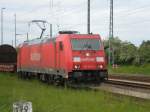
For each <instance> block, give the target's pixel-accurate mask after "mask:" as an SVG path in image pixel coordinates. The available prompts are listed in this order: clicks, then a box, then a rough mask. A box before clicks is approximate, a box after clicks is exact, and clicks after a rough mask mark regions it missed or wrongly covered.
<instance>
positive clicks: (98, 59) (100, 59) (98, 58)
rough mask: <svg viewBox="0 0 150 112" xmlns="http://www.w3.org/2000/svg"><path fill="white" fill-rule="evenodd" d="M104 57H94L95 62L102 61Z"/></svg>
mask: <svg viewBox="0 0 150 112" xmlns="http://www.w3.org/2000/svg"><path fill="white" fill-rule="evenodd" d="M104 61H105V59H104V57H96V62H104Z"/></svg>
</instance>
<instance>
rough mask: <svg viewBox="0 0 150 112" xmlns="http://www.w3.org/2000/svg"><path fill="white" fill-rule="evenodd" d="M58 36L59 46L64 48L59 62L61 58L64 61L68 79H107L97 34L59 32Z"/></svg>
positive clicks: (101, 46) (99, 39)
mask: <svg viewBox="0 0 150 112" xmlns="http://www.w3.org/2000/svg"><path fill="white" fill-rule="evenodd" d="M60 37H61V38H60V40H59V41H60V45H59V47H60V49H62V48H64V50H65V51H64V52H62V55H61V58H62V60H61V61H60V64H61V62H63V60H64V61H65V62H66V64H65V65H67V70H68V76H67V77H68V78H69V79H75V80H77V79H78V80H87V79H88V80H101V79H102V80H103V79H107V77H108V75H107V64H106V60H105V53H104V47H103V44H102V41H101V38H100V36H99V35H93V34H91V35H89V34H61V35H60ZM63 53H64V54H66V55H65V56H64V57H63ZM60 54H61V53H60Z"/></svg>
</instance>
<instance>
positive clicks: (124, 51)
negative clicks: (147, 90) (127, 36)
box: [104, 37, 150, 65]
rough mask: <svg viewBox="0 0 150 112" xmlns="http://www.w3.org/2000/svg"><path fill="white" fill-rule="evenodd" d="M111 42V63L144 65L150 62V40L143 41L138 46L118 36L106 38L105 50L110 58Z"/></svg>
mask: <svg viewBox="0 0 150 112" xmlns="http://www.w3.org/2000/svg"><path fill="white" fill-rule="evenodd" d="M109 42H110V60H111V64H123V65H124V64H126V65H143V64H148V63H150V40H148V41H143V42H142V44H141V45H140V46H139V47H137V46H135V45H134V44H132V43H131V42H127V41H122V40H120V39H119V38H118V37H115V38H110V41H108V40H105V41H104V46H105V52H106V55H107V58H108V55H109Z"/></svg>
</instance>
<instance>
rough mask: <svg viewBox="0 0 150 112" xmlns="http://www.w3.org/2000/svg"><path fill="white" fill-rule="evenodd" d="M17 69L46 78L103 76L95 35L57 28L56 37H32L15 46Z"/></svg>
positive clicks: (102, 56)
mask: <svg viewBox="0 0 150 112" xmlns="http://www.w3.org/2000/svg"><path fill="white" fill-rule="evenodd" d="M17 71H18V72H19V73H20V76H21V77H30V76H32V75H36V76H38V77H39V78H40V79H41V80H43V81H47V82H57V83H60V82H61V83H62V82H64V81H65V80H67V81H79V80H80V81H85V80H96V81H101V80H104V79H107V77H108V73H107V64H106V60H105V52H104V47H103V44H102V41H101V38H100V36H99V35H94V34H76V33H75V32H71V31H68V32H65V31H61V32H60V34H59V35H58V36H57V37H56V38H45V39H35V40H32V41H29V42H24V43H23V44H21V45H20V46H19V52H18V61H17Z"/></svg>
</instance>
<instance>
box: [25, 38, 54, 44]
mask: <svg viewBox="0 0 150 112" xmlns="http://www.w3.org/2000/svg"><path fill="white" fill-rule="evenodd" d="M55 40H56V38H44V39H40V38H36V39H33V40H30V41H25V42H24V43H23V45H34V44H41V43H47V42H50V41H55Z"/></svg>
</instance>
